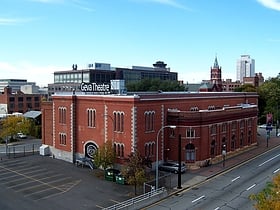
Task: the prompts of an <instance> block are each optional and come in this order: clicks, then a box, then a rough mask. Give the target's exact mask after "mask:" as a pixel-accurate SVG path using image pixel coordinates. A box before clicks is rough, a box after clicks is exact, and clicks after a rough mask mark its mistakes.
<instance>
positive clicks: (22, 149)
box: [6, 144, 41, 158]
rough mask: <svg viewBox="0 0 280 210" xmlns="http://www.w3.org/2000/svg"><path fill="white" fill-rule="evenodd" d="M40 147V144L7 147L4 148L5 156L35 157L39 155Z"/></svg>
mask: <svg viewBox="0 0 280 210" xmlns="http://www.w3.org/2000/svg"><path fill="white" fill-rule="evenodd" d="M40 146H41V144H28V145H8V146H6V155H7V156H8V158H11V157H13V158H16V157H23V156H27V155H35V154H38V153H39V151H40Z"/></svg>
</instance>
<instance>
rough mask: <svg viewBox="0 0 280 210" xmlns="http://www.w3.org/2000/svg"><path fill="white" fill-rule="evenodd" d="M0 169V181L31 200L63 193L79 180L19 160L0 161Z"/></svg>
mask: <svg viewBox="0 0 280 210" xmlns="http://www.w3.org/2000/svg"><path fill="white" fill-rule="evenodd" d="M0 170H1V172H3V173H1V175H0V183H2V184H4V185H5V186H6V187H7V188H9V189H12V190H14V191H15V192H17V193H21V194H23V195H24V197H29V198H31V199H33V200H40V199H45V198H48V197H51V196H53V195H57V194H61V193H65V192H67V191H69V190H70V189H72V188H73V187H74V186H75V185H77V184H78V183H80V181H81V180H75V179H74V178H72V177H66V176H65V175H64V174H58V173H56V172H52V171H51V172H50V171H48V170H46V169H45V168H40V167H39V166H34V165H28V164H26V163H22V164H21V163H20V162H17V164H14V163H12V162H11V163H9V164H1V163H0Z"/></svg>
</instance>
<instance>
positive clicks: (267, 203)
mask: <svg viewBox="0 0 280 210" xmlns="http://www.w3.org/2000/svg"><path fill="white" fill-rule="evenodd" d="M250 199H251V200H254V201H256V203H255V205H254V207H255V208H256V209H258V210H270V209H271V210H274V209H280V175H279V174H278V175H277V176H275V177H274V178H273V180H272V182H270V183H268V184H267V186H266V188H265V189H263V190H262V191H261V192H259V193H258V194H253V195H250Z"/></svg>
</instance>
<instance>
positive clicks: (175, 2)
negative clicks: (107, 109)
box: [0, 0, 280, 86]
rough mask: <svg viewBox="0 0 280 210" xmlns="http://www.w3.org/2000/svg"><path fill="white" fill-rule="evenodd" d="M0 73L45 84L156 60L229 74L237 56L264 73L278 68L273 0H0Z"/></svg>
mask: <svg viewBox="0 0 280 210" xmlns="http://www.w3.org/2000/svg"><path fill="white" fill-rule="evenodd" d="M2 5H3V6H1V8H0V11H1V13H0V14H1V15H0V32H1V37H2V39H1V48H0V49H1V54H0V72H1V73H0V78H1V79H12V78H13V79H27V80H28V81H29V82H36V83H37V85H40V86H46V85H47V84H49V83H53V72H55V71H58V70H71V68H72V64H74V63H75V64H77V65H78V69H85V68H87V66H88V64H91V63H110V64H111V66H112V67H127V68H131V67H132V66H147V67H152V64H153V63H155V62H156V61H164V62H165V63H166V64H167V67H170V69H171V71H173V72H178V79H179V80H183V81H184V82H185V83H186V82H188V83H197V82H201V81H202V80H208V79H209V78H210V68H211V66H213V64H214V59H215V57H216V56H217V58H218V63H219V65H220V66H221V67H222V79H232V80H233V81H235V80H236V62H237V59H239V58H240V56H241V55H244V54H245V55H250V56H251V58H253V59H255V61H256V67H255V73H258V72H261V73H262V74H263V76H264V78H265V79H267V78H268V77H275V76H277V75H278V73H279V72H280V68H279V64H278V62H277V61H278V58H279V56H280V52H279V50H278V49H279V46H280V33H279V32H280V29H279V27H278V24H277V22H279V21H280V3H279V2H278V1H276V0H234V1H233V0H231V1H225V0H221V1H217V0H210V1H207V2H205V1H203V0H195V1H194V0H189V1H184V0H104V1H89V0H3V2H2Z"/></svg>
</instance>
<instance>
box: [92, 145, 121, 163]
mask: <svg viewBox="0 0 280 210" xmlns="http://www.w3.org/2000/svg"><path fill="white" fill-rule="evenodd" d="M93 159H94V164H95V166H97V167H100V166H101V167H102V168H103V169H107V168H108V167H110V166H113V164H114V162H115V159H116V155H115V151H114V148H113V144H112V141H110V140H108V141H107V142H105V143H104V144H103V145H102V146H101V147H99V148H98V150H97V151H96V152H95V154H94V158H93Z"/></svg>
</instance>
